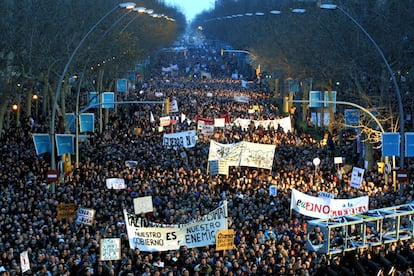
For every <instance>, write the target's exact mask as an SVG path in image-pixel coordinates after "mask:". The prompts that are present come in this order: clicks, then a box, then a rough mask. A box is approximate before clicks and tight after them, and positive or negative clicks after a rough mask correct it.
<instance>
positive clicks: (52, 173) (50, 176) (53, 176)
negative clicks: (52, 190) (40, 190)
mask: <svg viewBox="0 0 414 276" xmlns="http://www.w3.org/2000/svg"><path fill="white" fill-rule="evenodd" d="M58 177H59V174H58V172H57V171H56V170H48V171H47V173H46V179H47V181H49V182H56V181H57V180H58Z"/></svg>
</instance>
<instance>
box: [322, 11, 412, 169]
mask: <svg viewBox="0 0 414 276" xmlns="http://www.w3.org/2000/svg"><path fill="white" fill-rule="evenodd" d="M319 7H320V8H321V9H325V10H339V11H341V12H342V13H343V14H344V15H345V16H346V17H348V18H349V19H350V20H351V21H352V22H353V23H354V24H355V25H356V26H357V27H358V28H359V29H360V30H361V31H362V32H363V33H364V34H365V35H366V36H367V37H368V39H369V40H370V41H371V42H372V44H373V45H374V47H375V49H376V50H377V51H378V53H379V55H380V56H381V58H382V61H383V62H384V64H385V66H386V68H387V70H388V72H389V74H390V75H391V79H392V82H393V84H394V89H395V93H396V94H397V101H398V110H399V113H400V114H399V115H400V136H401V152H400V168H401V169H402V168H404V154H405V151H404V150H405V149H404V147H405V144H404V139H405V137H404V109H403V103H402V98H401V91H400V87H399V86H398V83H397V79H396V78H395V75H394V72H393V71H392V69H391V66H390V64H389V63H388V61H387V59H386V58H385V55H384V53H383V51H382V50H381V48H380V47H379V45H378V44H377V43H376V42H375V40H374V38H372V36H371V35H370V34H369V33H368V32H367V31H366V30H365V29H364V27H362V25H361V24H359V23H358V21H356V19H355V18H353V17H352V16H351V15H350V14H349V13H348V12H346V11H345V10H344V9H342V8H341V7H339V6H337V5H334V4H322V5H320V6H319Z"/></svg>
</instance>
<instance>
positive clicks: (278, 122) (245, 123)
mask: <svg viewBox="0 0 414 276" xmlns="http://www.w3.org/2000/svg"><path fill="white" fill-rule="evenodd" d="M251 122H253V123H254V126H255V127H256V128H257V127H258V126H262V127H263V128H264V129H269V128H271V127H273V128H274V129H277V128H278V127H279V126H280V127H281V128H282V129H283V132H285V133H288V132H289V131H292V123H291V120H290V117H289V116H288V117H284V118H280V119H273V120H250V119H243V118H237V119H236V120H234V121H233V123H232V124H233V125H236V126H240V127H241V128H242V129H243V130H248V129H249V125H250V124H251Z"/></svg>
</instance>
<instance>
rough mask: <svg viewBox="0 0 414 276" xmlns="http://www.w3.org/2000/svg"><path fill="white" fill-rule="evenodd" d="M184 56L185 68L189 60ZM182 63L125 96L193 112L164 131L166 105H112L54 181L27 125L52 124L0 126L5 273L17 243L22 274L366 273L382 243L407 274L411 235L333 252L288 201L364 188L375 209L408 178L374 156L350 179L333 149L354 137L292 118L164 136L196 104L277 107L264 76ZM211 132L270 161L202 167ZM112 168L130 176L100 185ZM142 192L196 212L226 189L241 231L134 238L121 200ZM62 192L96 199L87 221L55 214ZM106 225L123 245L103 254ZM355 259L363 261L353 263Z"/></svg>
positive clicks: (394, 196)
mask: <svg viewBox="0 0 414 276" xmlns="http://www.w3.org/2000/svg"><path fill="white" fill-rule="evenodd" d="M198 51H201V50H200V49H199V50H198ZM203 51H204V50H203ZM205 51H207V50H205ZM190 53H191V52H189V54H188V57H187V59H186V60H185V62H187V63H188V64H198V65H200V64H207V66H206V68H205V69H206V70H209V67H208V64H209V63H211V62H212V61H211V59H209V58H208V55H207V54H204V55H203V56H204V57H205V59H202V58H200V55H198V54H195V53H194V54H193V56H191V54H190ZM207 53H209V54H210V55H211V56H214V55H213V53H212V52H209V51H207ZM215 62H217V61H215ZM179 66H180V68H186V65H185V64H179ZM187 67H188V65H187ZM155 68H158V69H159V67H155ZM193 68H194V67H193ZM214 68H216V67H214ZM217 68H218V69H217ZM217 68H216V69H217V70H219V69H220V70H221V69H222V68H221V67H217ZM183 70H184V69H183ZM211 70H212V69H211V68H210V71H211ZM185 73H187V74H186V75H185V76H184V74H178V76H171V74H166V75H162V74H157V73H154V72H153V75H152V77H151V78H148V79H147V80H146V81H145V85H144V83H141V84H140V85H141V86H140V87H139V88H137V89H136V90H135V91H130V92H129V95H128V97H130V98H132V99H142V100H153V99H157V96H156V95H157V93H162V95H163V98H165V97H171V98H172V97H174V98H175V99H176V100H177V102H178V104H179V114H181V113H183V114H185V115H186V118H187V119H188V120H185V121H183V122H181V121H180V120H179V121H178V122H177V123H176V124H174V125H171V126H167V127H164V129H163V131H161V130H160V129H159V125H158V119H159V118H160V117H162V116H164V115H165V114H163V112H164V110H163V109H162V106H156V105H154V106H152V105H130V106H119V107H118V108H117V110H116V111H111V112H110V115H109V116H110V117H109V120H108V124H107V125H105V128H104V129H103V131H102V133H99V132H94V133H89V134H88V140H87V141H85V142H83V143H82V144H81V149H80V152H81V162H80V164H78V165H77V164H74V163H73V164H72V168H71V170H70V171H68V172H66V173H64V174H63V176H62V177H61V178H60V181H59V182H58V183H57V184H56V187H55V188H56V189H55V190H54V191H53V190H52V189H51V184H50V183H48V182H47V180H46V172H47V171H48V170H49V169H50V166H51V165H50V162H49V161H50V156H49V154H48V153H46V154H42V155H36V152H35V149H34V145H33V140H32V136H31V134H33V133H38V132H41V130H43V129H45V128H47V127H46V126H47V125H46V124H43V125H42V122H36V124H34V125H30V124H22V125H21V126H12V127H11V128H9V129H7V130H3V131H5V133H4V135H2V141H1V148H0V153H1V156H2V161H1V169H0V189H1V195H2V196H1V199H0V217H1V219H0V252H1V258H0V274H1V275H19V274H22V271H21V259H20V253H22V252H25V251H27V252H28V257H29V260H30V270H29V271H27V272H25V273H24V274H27V275H53V276H54V275H119V276H126V275H128V276H129V275H178V276H180V275H364V274H365V275H369V274H372V273H377V271H374V270H373V269H372V266H371V268H370V266H369V265H368V264H369V263H370V262H373V260H375V256H379V255H381V254H386V256H391V255H392V254H394V255H395V256H399V258H402V259H401V261H400V265H398V266H397V267H396V270H395V271H394V272H393V273H395V275H414V274H413V270H412V266H413V264H414V241H398V242H395V243H392V244H389V245H384V246H380V247H375V248H365V249H363V250H361V251H356V252H351V253H350V254H341V255H332V256H331V255H325V254H319V253H316V252H312V251H310V250H308V249H307V248H306V246H305V243H306V239H307V223H306V222H307V220H308V219H309V218H308V217H304V216H302V215H300V214H296V213H293V214H292V213H291V212H290V199H291V191H292V189H296V190H299V191H301V192H304V193H307V194H313V195H317V193H318V192H319V191H324V192H329V193H332V194H333V195H334V196H335V198H351V197H355V196H357V195H368V196H369V198H370V200H369V208H370V209H378V208H383V207H389V206H393V205H400V204H404V203H411V202H412V195H413V190H411V189H410V186H409V183H407V186H406V187H405V191H407V193H405V194H404V195H403V196H400V195H399V193H398V191H396V190H395V189H394V187H393V185H392V179H391V178H389V179H388V181H385V179H384V177H383V175H382V174H380V173H379V172H378V168H377V167H376V166H374V167H373V168H372V169H370V170H367V171H366V172H365V174H364V178H363V181H362V188H361V189H360V190H359V191H357V190H355V189H354V188H351V187H350V185H349V184H350V183H349V181H350V179H351V171H350V170H345V169H344V170H343V171H342V173H341V176H339V175H338V168H337V166H336V165H335V164H334V163H333V162H332V159H333V157H334V156H336V155H341V156H343V158H344V160H345V163H346V162H350V161H351V160H352V161H353V160H359V157H358V155H359V153H357V152H356V150H355V149H354V147H355V145H354V144H353V143H349V144H341V143H339V141H338V140H337V139H335V137H334V139H333V143H334V144H333V148H332V147H330V146H327V145H325V144H323V143H321V141H320V140H319V139H316V138H314V137H312V136H311V135H310V134H307V133H306V132H301V131H298V130H296V129H295V128H293V129H292V131H289V132H285V131H284V130H283V129H281V128H278V127H274V128H270V129H263V128H260V127H250V128H247V129H244V128H241V127H240V126H237V125H232V124H231V123H229V124H228V125H227V126H226V127H225V128H216V129H215V132H214V134H212V135H202V134H201V133H198V140H197V143H196V146H195V147H194V148H172V149H169V148H165V147H164V146H163V143H162V140H163V139H162V138H163V134H164V133H165V132H172V131H174V132H179V131H184V130H189V129H195V130H197V122H196V121H195V120H193V119H194V118H195V117H196V116H200V117H203V118H215V117H218V116H220V115H225V114H229V115H230V118H231V119H235V118H245V119H252V120H253V119H254V120H263V119H275V118H281V117H282V116H284V115H283V114H282V112H281V111H280V109H279V107H278V106H277V105H275V104H272V102H271V101H270V97H271V92H270V89H269V88H267V87H266V86H265V85H263V84H261V85H258V84H257V83H256V84H255V83H250V84H249V85H248V86H247V87H242V86H241V85H240V80H235V79H231V78H217V76H215V74H214V73H216V75H220V74H223V75H224V73H223V72H213V78H211V79H208V78H198V77H196V75H197V74H196V73H197V71H196V72H195V73H194V72H193V73H194V74H188V71H186V72H185ZM188 75H190V77H188ZM235 93H237V94H240V95H246V96H249V99H250V102H249V103H248V104H247V103H237V102H234V101H233V96H234V94H235ZM252 105H258V106H260V112H258V111H256V112H254V113H251V112H249V110H250V109H251V106H252ZM151 114H153V115H154V117H155V121H152V120H151V116H150V115H151ZM27 117H29V116H27ZM211 140H215V141H218V142H220V143H235V142H239V141H249V142H255V143H261V144H272V145H275V146H276V150H275V156H274V164H273V167H272V170H266V169H258V168H249V167H231V168H230V171H229V175H228V176H225V175H214V176H212V175H210V174H209V172H208V170H207V168H208V165H207V163H208V150H209V145H210V141H211ZM183 153H184V154H183ZM314 156H318V157H319V158H320V159H321V164H320V166H318V170H317V171H315V166H314V165H313V164H312V159H313V157H314ZM127 160H134V161H137V163H136V164H137V165H136V166H133V167H131V166H127V165H126V163H125V161H127ZM350 165H357V164H350ZM107 178H122V179H124V180H125V183H126V184H127V187H128V188H127V189H123V190H110V189H107V188H106V186H105V180H106V179H107ZM269 185H276V186H277V195H275V196H270V195H269V189H268V188H269ZM148 195H150V196H152V198H153V202H154V212H152V213H147V214H145V217H146V218H147V219H148V220H151V221H154V222H157V223H165V224H179V223H186V222H189V221H191V220H193V219H197V218H199V217H200V216H202V215H205V214H207V213H208V212H209V211H211V210H212V209H214V208H216V207H217V206H218V204H219V203H220V202H221V201H222V200H223V199H226V200H227V201H228V210H229V214H228V215H229V221H230V224H229V228H231V229H234V230H235V233H236V234H235V248H234V249H232V250H226V251H224V252H223V251H216V250H215V246H214V245H211V246H205V247H202V248H187V247H181V248H180V249H179V250H168V251H162V252H143V251H140V250H139V249H131V248H130V246H129V242H128V237H127V233H126V229H125V218H124V214H123V210H124V209H127V210H131V209H132V208H133V199H134V198H136V197H142V196H148ZM60 203H74V204H75V207H76V209H78V208H91V209H94V210H96V216H95V219H94V223H93V224H92V225H84V224H80V223H76V221H75V220H74V219H63V220H59V219H58V218H57V208H58V205H59V204H60ZM110 237H117V238H121V241H122V252H121V256H122V257H121V259H119V260H113V261H102V260H101V259H100V254H99V252H100V240H101V239H103V238H110ZM356 259H358V260H359V261H360V263H362V264H363V266H362V267H359V268H357V263H359V262H357V261H356Z"/></svg>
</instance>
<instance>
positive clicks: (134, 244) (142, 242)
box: [124, 202, 227, 252]
mask: <svg viewBox="0 0 414 276" xmlns="http://www.w3.org/2000/svg"><path fill="white" fill-rule="evenodd" d="M124 216H125V221H126V229H127V233H128V239H129V246H130V247H131V248H132V249H135V248H139V249H140V250H141V251H147V252H154V251H168V250H178V249H179V248H180V246H187V247H188V248H193V247H202V246H207V245H212V244H215V242H216V231H218V230H224V229H227V203H226V202H225V203H224V204H222V205H220V206H219V207H218V208H216V209H214V210H213V211H211V212H209V213H208V214H207V215H204V216H202V217H200V218H199V219H196V220H194V221H191V222H189V223H186V224H180V225H171V224H160V223H152V222H149V221H147V220H145V219H143V218H141V217H139V216H137V215H135V214H131V213H128V212H127V211H126V210H124Z"/></svg>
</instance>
